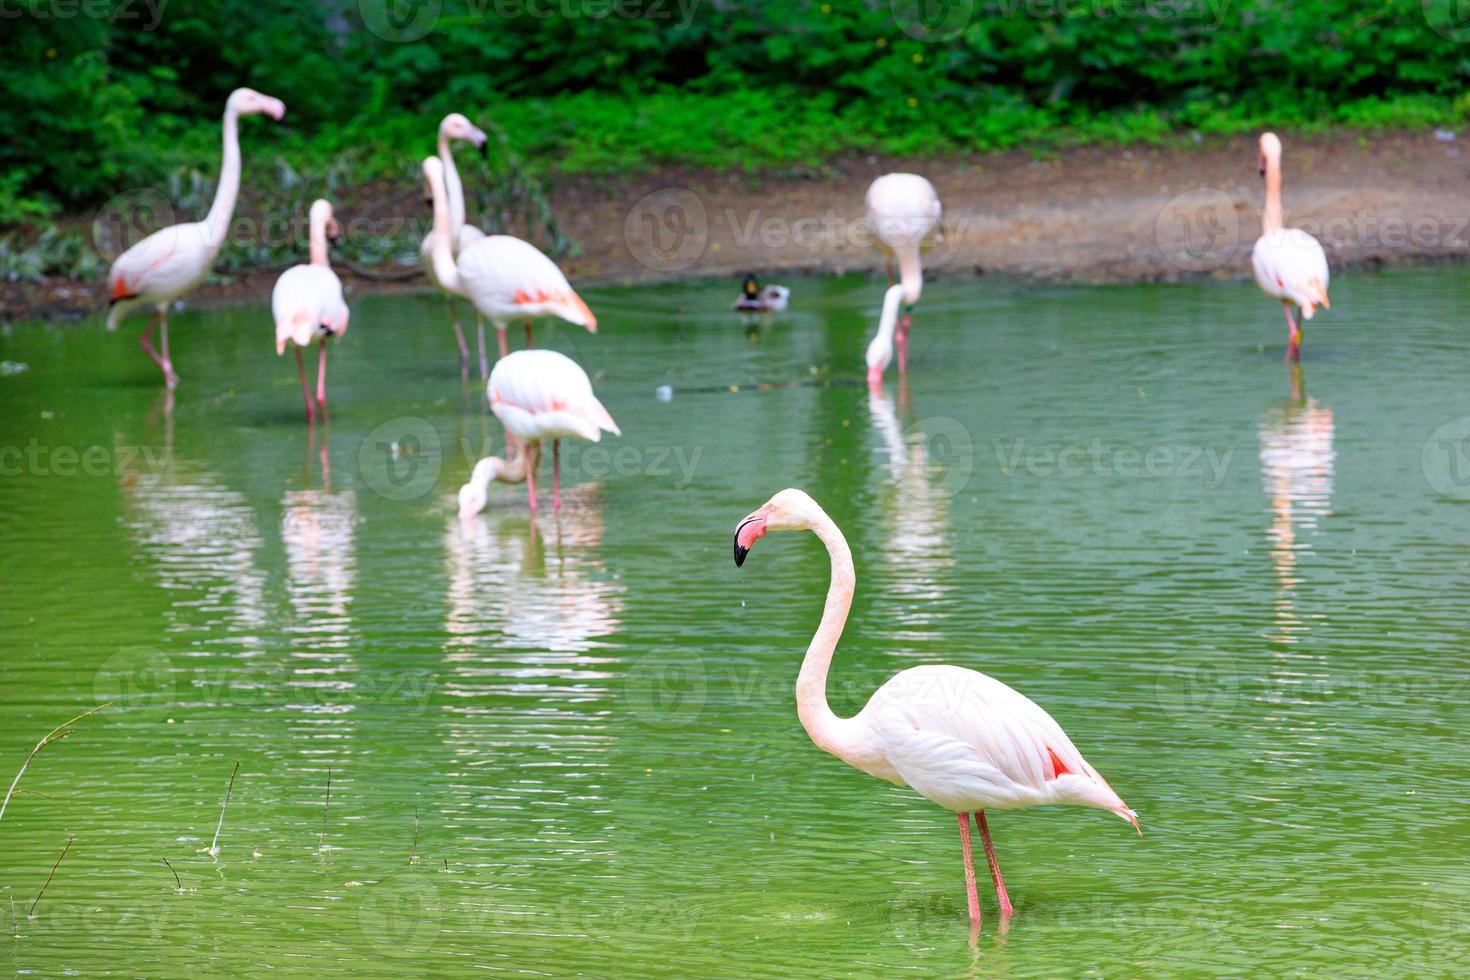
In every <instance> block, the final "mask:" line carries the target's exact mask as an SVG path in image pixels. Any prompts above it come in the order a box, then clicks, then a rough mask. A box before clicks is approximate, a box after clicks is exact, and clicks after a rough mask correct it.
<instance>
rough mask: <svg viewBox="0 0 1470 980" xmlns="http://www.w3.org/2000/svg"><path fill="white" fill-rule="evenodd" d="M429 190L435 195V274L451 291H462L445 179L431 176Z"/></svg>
mask: <svg viewBox="0 0 1470 980" xmlns="http://www.w3.org/2000/svg"><path fill="white" fill-rule="evenodd" d="M429 192H430V193H431V194H432V195H433V196H434V237H433V239H432V240H431V241H430V244H429V256H430V258H431V259H432V260H433V262H434V275H435V276H436V277H437V278H438V279H439V285H441V286H443V287H444V288H445V289H447V290H449V291H450V292H451V293H458V292H461V291H462V289H463V287H462V285H461V283H460V280H459V265H458V263H456V262H455V261H454V246H453V245H452V244H451V238H452V233H451V231H450V229H449V208H448V206H447V205H446V204H445V201H444V197H445V194H444V181H443V180H440V179H437V178H430V180H429Z"/></svg>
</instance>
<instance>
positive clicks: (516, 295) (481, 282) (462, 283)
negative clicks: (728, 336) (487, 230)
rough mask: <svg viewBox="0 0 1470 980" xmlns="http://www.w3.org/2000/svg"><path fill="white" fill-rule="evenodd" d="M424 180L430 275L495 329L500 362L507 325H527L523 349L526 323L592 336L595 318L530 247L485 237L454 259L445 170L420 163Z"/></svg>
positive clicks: (515, 240) (505, 237)
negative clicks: (552, 320)
mask: <svg viewBox="0 0 1470 980" xmlns="http://www.w3.org/2000/svg"><path fill="white" fill-rule="evenodd" d="M424 180H425V182H426V183H427V184H428V186H429V194H430V196H431V197H432V198H433V202H434V233H433V237H434V241H433V244H432V247H431V249H430V251H431V253H432V256H433V261H434V275H435V276H436V277H437V278H438V280H439V283H440V284H441V285H442V286H443V288H445V289H447V290H448V291H450V292H451V293H456V294H458V295H460V296H464V297H467V298H468V299H469V301H470V302H471V303H473V304H475V310H476V311H477V312H478V313H480V314H481V315H483V316H485V317H488V318H489V320H490V322H491V323H493V324H494V325H495V332H496V334H497V339H498V340H499V343H500V356H501V357H505V355H506V353H507V350H508V348H507V347H506V343H505V328H506V324H507V321H509V320H511V319H524V320H525V322H526V346H528V347H530V346H532V342H531V320H533V319H536V318H541V317H557V318H559V319H562V320H565V321H567V322H568V323H571V324H575V325H576V326H579V327H586V328H587V332H588V333H596V332H597V317H595V316H593V315H592V311H591V310H589V309H588V308H587V304H586V303H584V302H582V297H580V296H578V295H577V294H576V292H575V291H573V289H572V287H571V285H570V284H569V283H568V282H567V277H566V276H564V275H562V272H561V270H560V269H558V268H557V267H556V263H555V262H552V261H551V260H550V259H548V258H547V257H546V256H545V255H543V254H542V253H541V250H540V249H538V248H537V247H536V246H535V245H532V244H531V243H530V242H526V241H522V240H521V239H519V238H515V237H513V236H511V235H489V236H487V237H485V238H481V239H479V240H478V241H474V242H471V243H470V244H469V245H468V246H466V247H465V249H464V250H463V251H461V252H460V253H459V255H458V256H457V257H456V256H455V254H454V247H453V242H452V240H451V227H450V220H449V211H448V206H447V203H446V191H445V186H444V164H443V163H442V162H440V161H439V160H438V159H436V158H435V157H429V158H427V159H426V160H424Z"/></svg>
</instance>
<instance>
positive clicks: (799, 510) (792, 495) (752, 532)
mask: <svg viewBox="0 0 1470 980" xmlns="http://www.w3.org/2000/svg"><path fill="white" fill-rule="evenodd" d="M820 510H821V508H820V507H818V506H817V502H816V501H815V500H813V499H812V498H811V497H809V496H807V495H806V493H805V492H803V491H801V490H796V489H787V490H782V491H781V492H780V493H778V494H776V495H775V496H774V497H772V498H771V499H770V500H768V501H766V502H765V503H764V504H762V505H761V506H760V507H757V508H756V509H755V510H754V511H752V512H751V513H749V514H748V515H746V517H745V519H744V520H742V521H741V522H740V523H739V524H737V525H736V526H735V564H736V565H737V566H740V565H744V564H745V556H746V555H748V554H750V549H751V548H752V547H754V546H755V543H756V542H757V541H759V540H760V539H761V538H763V537H765V536H766V532H767V531H804V530H806V529H807V528H809V527H811V526H812V519H813V516H814V515H815V514H816V513H818V512H820Z"/></svg>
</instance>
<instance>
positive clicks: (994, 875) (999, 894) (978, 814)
mask: <svg viewBox="0 0 1470 980" xmlns="http://www.w3.org/2000/svg"><path fill="white" fill-rule="evenodd" d="M975 823H976V824H977V825H978V826H979V827H980V840H981V841H982V842H983V843H984V844H985V860H986V861H988V862H989V863H990V879H991V881H993V882H995V900H996V901H997V902H999V903H1000V917H1001V918H1002V919H1008V918H1010V917H1011V914H1012V913H1013V912H1015V911H1016V910H1015V908H1014V907H1013V906H1012V905H1011V898H1010V896H1009V895H1007V894H1006V883H1005V881H1004V880H1003V879H1002V878H1001V876H1000V863H999V862H998V861H996V860H995V845H994V844H992V843H991V842H990V828H989V827H988V826H986V824H985V811H984V810H976V811H975Z"/></svg>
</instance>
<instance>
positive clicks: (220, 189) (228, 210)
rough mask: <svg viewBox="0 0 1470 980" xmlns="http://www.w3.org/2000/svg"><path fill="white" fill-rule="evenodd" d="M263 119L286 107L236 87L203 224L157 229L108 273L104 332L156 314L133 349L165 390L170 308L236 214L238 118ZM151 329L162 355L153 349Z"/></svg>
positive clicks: (172, 382) (196, 279) (208, 262)
mask: <svg viewBox="0 0 1470 980" xmlns="http://www.w3.org/2000/svg"><path fill="white" fill-rule="evenodd" d="M262 114H263V115H267V116H270V117H271V118H272V119H274V120H276V121H277V122H279V121H280V120H281V118H282V117H283V116H284V115H285V114H286V106H285V103H283V102H282V101H281V100H280V99H273V98H271V97H270V96H269V95H261V94H260V93H259V92H257V91H255V90H254V89H248V88H237V89H235V91H233V92H231V93H230V97H229V99H228V100H226V102H225V119H224V143H225V148H224V159H223V161H222V162H221V164H220V174H219V185H218V186H217V187H216V188H215V192H214V203H213V204H211V205H210V207H209V214H208V215H206V216H205V218H204V220H203V221H194V222H189V223H187V224H179V225H169V226H168V227H167V228H160V229H159V230H158V231H155V232H154V233H153V234H151V235H149V236H148V237H147V238H145V239H143V240H142V241H141V242H138V243H137V244H136V245H134V246H133V247H132V248H130V249H128V250H127V251H126V252H124V253H123V254H122V255H120V256H118V258H117V261H116V262H114V263H112V269H111V271H109V272H108V274H107V295H108V306H110V307H111V309H110V310H108V313H107V329H108V330H116V329H117V325H118V324H119V323H121V322H122V318H123V317H125V316H126V315H127V314H128V312H129V311H131V310H132V309H133V308H134V307H138V306H145V305H148V306H152V307H153V308H154V309H155V310H157V312H158V320H157V322H156V323H149V324H148V326H147V328H146V329H145V330H144V331H143V334H142V336H140V337H139V338H138V346H140V347H142V348H143V351H144V353H146V354H147V355H148V356H149V357H150V358H152V359H153V362H154V363H155V364H157V365H158V367H159V370H161V371H162V372H163V380H164V383H165V384H166V385H168V387H170V388H174V387H177V386H178V383H179V376H178V375H177V374H175V373H174V366H173V362H172V361H171V360H170V359H169V353H168V307H169V304H170V303H172V302H173V301H174V300H176V299H178V298H179V297H180V296H182V295H184V294H185V293H187V292H189V291H190V290H192V289H193V288H194V287H195V286H197V285H199V284H200V283H201V282H203V281H204V279H205V277H206V276H208V275H209V270H210V267H211V266H213V265H214V259H215V256H217V255H218V254H219V250H220V248H221V246H223V245H224V243H225V235H226V233H227V232H228V231H229V228H230V218H231V217H232V216H233V215H234V213H235V198H236V197H237V196H238V195H239V193H240V139H239V119H240V117H241V116H254V115H262ZM155 327H157V329H158V337H159V346H160V347H161V348H162V351H161V352H160V351H157V350H155V349H154V348H153V342H152V339H151V338H152V336H153V330H154V328H155Z"/></svg>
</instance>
